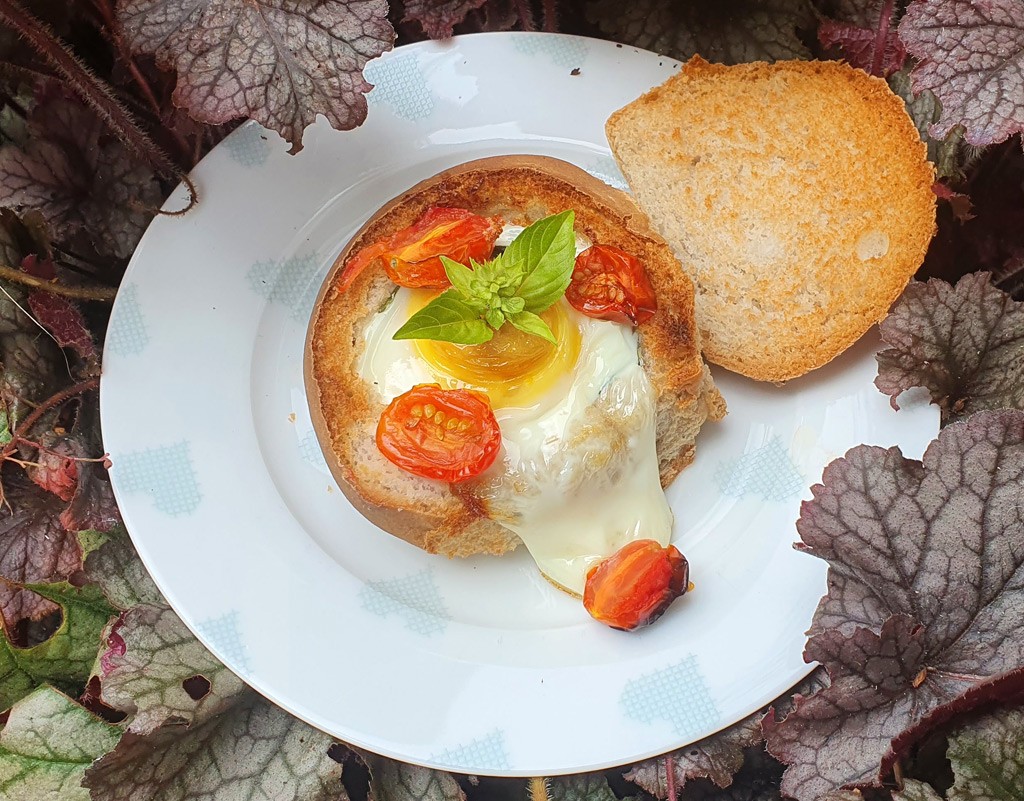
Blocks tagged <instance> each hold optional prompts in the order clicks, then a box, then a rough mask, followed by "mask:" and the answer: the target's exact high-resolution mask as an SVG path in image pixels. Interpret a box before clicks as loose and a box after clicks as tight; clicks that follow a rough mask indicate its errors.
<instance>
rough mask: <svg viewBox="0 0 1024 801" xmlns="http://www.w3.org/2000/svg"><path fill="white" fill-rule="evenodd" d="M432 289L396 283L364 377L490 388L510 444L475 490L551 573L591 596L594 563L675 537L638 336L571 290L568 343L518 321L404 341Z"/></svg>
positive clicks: (558, 325)
mask: <svg viewBox="0 0 1024 801" xmlns="http://www.w3.org/2000/svg"><path fill="white" fill-rule="evenodd" d="M510 228H511V227H510ZM517 232H518V230H516V231H513V232H511V234H512V235H514V234H515V233H517ZM505 233H506V235H508V234H509V233H510V232H509V231H506V232H505ZM499 244H504V243H503V242H502V241H501V240H499ZM577 246H578V247H579V246H580V243H578V244H577ZM584 246H585V245H584ZM430 297H431V296H430V295H428V294H426V293H424V292H423V291H420V290H410V289H405V288H399V289H398V290H397V291H396V293H395V296H394V298H393V300H392V302H391V303H390V305H389V306H388V307H387V308H386V309H384V310H383V311H382V312H380V313H379V314H377V315H376V317H374V319H373V320H371V321H370V323H369V324H368V326H367V329H366V347H365V348H364V349H363V356H362V359H361V362H360V364H359V374H360V376H361V377H362V378H363V379H364V380H365V381H367V382H370V383H371V384H373V385H375V386H376V389H377V391H378V392H379V394H380V398H381V400H382V401H383V402H385V403H387V402H390V401H391V400H392V399H393V398H395V397H396V396H398V395H400V394H402V393H404V392H406V391H408V390H409V389H411V388H412V387H413V386H415V385H416V384H432V383H436V384H440V385H441V386H442V387H444V388H447V389H452V388H457V387H468V388H472V389H478V390H481V391H483V392H486V393H487V394H488V396H489V397H490V400H491V405H492V407H493V409H494V415H495V418H496V419H497V421H498V425H499V427H500V429H501V437H502V449H501V452H500V453H499V455H498V458H497V460H496V461H495V463H494V464H493V465H492V466H491V467H490V468H489V469H488V470H487V471H486V472H484V473H483V474H482V475H481V476H479V477H478V478H476V479H474V480H473V481H472V482H470V484H471V487H472V492H473V494H474V495H475V496H476V497H477V498H479V499H480V500H481V501H482V502H483V505H484V507H485V508H486V509H487V511H488V515H489V516H490V517H491V518H492V519H494V520H495V521H497V522H498V523H500V524H502V525H503V526H505V527H507V528H508V529H510V530H512V531H513V532H515V533H516V534H517V535H518V536H519V538H520V539H521V540H522V541H523V543H524V544H525V545H526V547H527V548H528V549H529V551H530V553H531V555H532V556H533V558H534V560H535V561H536V562H537V565H538V567H539V568H540V570H541V572H542V573H543V574H544V575H545V576H547V578H548V579H550V580H551V581H553V582H554V583H555V584H557V585H559V586H560V587H562V588H564V589H566V590H568V591H570V592H572V593H575V594H577V595H582V594H583V589H584V585H585V583H586V575H587V572H588V571H589V570H590V568H591V567H593V566H594V565H595V564H596V563H597V562H599V561H601V560H602V559H604V558H605V557H607V556H610V555H611V554H613V553H615V551H617V550H618V549H619V548H621V547H622V546H623V545H625V544H626V543H627V542H629V541H631V540H635V539H653V540H657V541H658V542H659V543H660V544H661V545H667V544H668V542H669V539H670V537H671V532H672V511H671V509H670V508H669V505H668V502H667V500H666V499H665V495H664V493H663V492H662V489H661V482H660V479H659V471H658V457H657V452H656V450H655V409H654V394H653V391H652V388H651V385H650V382H649V380H648V378H647V375H646V374H645V373H644V370H643V368H642V367H641V366H640V363H639V352H638V343H637V336H636V333H635V332H634V331H633V330H632V329H631V328H629V327H627V326H624V325H620V324H618V323H612V322H608V321H604V320H595V319H592V318H589V317H586V316H584V315H582V314H580V313H579V312H577V311H576V310H575V309H573V308H572V307H571V306H570V305H569V304H568V303H567V302H566V301H565V299H564V298H563V299H562V300H559V301H558V303H557V304H556V305H555V306H553V307H552V308H551V309H550V310H549V311H548V312H545V313H544V315H543V316H544V318H545V320H546V321H547V322H548V325H549V326H550V327H551V329H552V331H553V332H554V334H555V336H556V338H557V339H558V343H559V344H558V346H557V347H556V346H552V345H550V344H548V343H546V342H544V341H543V340H541V339H539V338H538V337H533V336H530V335H527V334H523V333H522V332H518V331H517V330H516V329H514V328H513V327H512V326H511V325H505V326H503V327H502V329H501V330H500V331H499V332H498V333H497V334H496V335H495V337H494V339H493V340H491V342H490V343H486V344H485V345H452V344H450V343H440V342H434V341H427V340H394V339H392V335H393V334H394V333H395V331H397V330H398V328H399V327H400V326H401V325H403V324H404V323H405V322H406V320H408V319H409V317H410V316H412V314H413V313H414V312H415V311H417V310H418V309H419V308H421V307H422V306H423V305H424V304H425V303H426V302H427V301H428V300H429V298H430Z"/></svg>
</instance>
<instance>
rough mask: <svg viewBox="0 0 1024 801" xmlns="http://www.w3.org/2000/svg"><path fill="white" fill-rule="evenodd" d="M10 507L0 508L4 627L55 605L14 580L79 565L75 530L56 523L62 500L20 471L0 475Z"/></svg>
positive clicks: (36, 578) (61, 573)
mask: <svg viewBox="0 0 1024 801" xmlns="http://www.w3.org/2000/svg"><path fill="white" fill-rule="evenodd" d="M4 492H5V495H6V500H7V502H8V503H10V508H11V511H10V512H8V511H6V510H5V511H3V512H0V611H2V614H3V618H4V621H5V623H6V624H7V626H8V627H10V626H13V625H14V624H15V623H16V622H17V621H19V620H21V619H23V618H33V619H38V618H41V617H42V616H43V615H46V614H48V613H50V612H53V611H55V610H56V609H57V606H56V605H55V604H53V603H51V602H50V601H47V600H46V599H44V598H41V597H40V596H38V595H36V594H35V593H34V592H29V591H28V590H24V589H21V588H19V587H16V586H14V585H13V584H11V583H8V582H13V583H14V584H27V583H33V582H53V581H61V580H63V579H66V578H67V577H68V576H70V575H71V574H72V573H74V572H75V571H76V570H79V569H80V568H81V567H82V550H81V548H80V547H79V545H78V538H77V537H76V536H75V534H73V533H71V532H68V531H66V530H65V529H64V527H63V526H61V525H60V521H59V516H60V513H61V510H62V509H63V508H64V504H63V502H61V500H60V499H59V498H57V497H55V496H54V495H52V494H50V493H48V492H44V491H43V490H41V489H37V488H36V487H34V486H33V485H31V484H29V483H28V482H27V481H25V480H24V479H22V478H21V477H16V476H6V475H5V476H4Z"/></svg>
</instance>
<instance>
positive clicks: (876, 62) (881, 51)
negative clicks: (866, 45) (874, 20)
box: [871, 0, 893, 77]
mask: <svg viewBox="0 0 1024 801" xmlns="http://www.w3.org/2000/svg"><path fill="white" fill-rule="evenodd" d="M892 7H893V0H883V2H882V9H881V11H880V12H879V19H878V33H877V34H875V42H874V52H873V53H872V54H871V74H872V75H877V76H879V77H882V73H883V72H884V70H883V66H884V64H885V50H886V46H887V44H888V40H889V26H890V25H892Z"/></svg>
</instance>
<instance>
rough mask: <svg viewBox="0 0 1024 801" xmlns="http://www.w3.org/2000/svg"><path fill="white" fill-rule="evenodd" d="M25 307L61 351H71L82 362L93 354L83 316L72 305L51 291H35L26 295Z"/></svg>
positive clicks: (90, 336) (93, 344) (93, 349)
mask: <svg viewBox="0 0 1024 801" xmlns="http://www.w3.org/2000/svg"><path fill="white" fill-rule="evenodd" d="M28 305H29V308H30V309H32V313H33V314H34V315H35V317H36V319H37V320H38V321H39V322H40V323H42V324H43V326H44V327H45V328H46V330H47V331H49V332H50V333H51V334H53V337H54V339H56V340H57V343H58V344H59V345H60V346H61V347H62V348H71V349H72V350H73V351H75V353H77V354H78V355H79V356H81V357H82V358H83V359H88V358H90V357H92V356H95V355H96V345H95V343H93V341H92V334H91V333H90V332H89V328H88V326H87V325H86V323H85V317H83V316H82V312H81V310H79V308H78V307H77V306H76V305H75V304H74V303H72V302H71V301H69V300H68V299H67V298H62V297H61V296H60V295H54V294H53V293H52V292H45V291H43V290H35V291H34V292H30V293H29V296H28Z"/></svg>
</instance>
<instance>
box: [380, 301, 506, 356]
mask: <svg viewBox="0 0 1024 801" xmlns="http://www.w3.org/2000/svg"><path fill="white" fill-rule="evenodd" d="M493 336H494V331H492V330H491V329H490V328H489V327H488V325H487V323H485V322H484V321H483V320H481V319H480V314H479V313H478V312H477V311H475V310H474V309H473V307H472V306H470V305H469V304H468V303H465V302H464V301H462V300H461V299H460V298H459V294H458V292H457V291H456V290H454V289H448V290H445V291H444V292H443V293H441V294H440V295H438V296H437V297H436V298H434V299H433V300H432V301H430V303H428V304H427V305H426V306H424V307H423V308H422V309H420V310H419V311H418V312H416V313H415V314H414V315H413V316H412V317H410V318H409V319H408V320H406V322H405V325H403V326H402V327H401V328H399V329H398V330H397V331H395V334H394V336H393V337H392V339H436V340H440V341H442V342H455V343H457V344H459V345H479V344H480V343H481V342H487V341H488V340H489V339H491V337H493Z"/></svg>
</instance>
